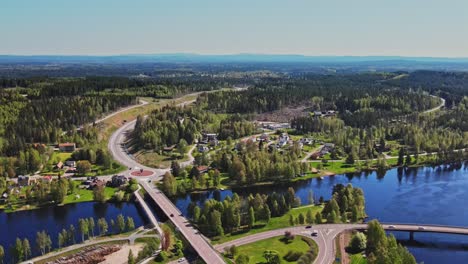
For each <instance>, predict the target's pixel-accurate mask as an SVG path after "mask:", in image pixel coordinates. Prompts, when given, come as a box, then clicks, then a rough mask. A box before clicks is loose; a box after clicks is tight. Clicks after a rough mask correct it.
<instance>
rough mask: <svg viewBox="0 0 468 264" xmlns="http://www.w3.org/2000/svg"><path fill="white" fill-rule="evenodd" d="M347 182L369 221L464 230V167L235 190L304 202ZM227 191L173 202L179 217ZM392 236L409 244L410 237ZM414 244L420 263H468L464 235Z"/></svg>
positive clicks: (467, 193)
mask: <svg viewBox="0 0 468 264" xmlns="http://www.w3.org/2000/svg"><path fill="white" fill-rule="evenodd" d="M338 183H341V184H348V183H351V184H352V185H353V186H355V187H360V188H362V189H363V190H364V194H365V197H366V213H367V214H368V216H369V219H378V220H379V221H381V222H394V223H417V224H438V225H452V226H466V227H468V210H467V209H468V206H467V204H468V166H461V167H460V166H458V167H450V166H443V167H436V168H431V167H424V168H419V169H410V170H398V169H392V170H389V171H387V172H386V174H385V175H384V176H382V175H377V173H375V172H372V173H361V174H357V175H339V176H333V177H325V178H324V179H323V180H321V179H311V180H307V181H302V182H296V183H293V184H290V185H288V186H285V185H282V186H273V187H264V186H263V187H255V188H241V189H238V190H233V191H234V192H237V193H238V194H239V195H241V196H246V195H248V194H249V193H253V194H255V193H257V192H258V193H267V194H268V193H271V192H273V191H275V192H285V191H286V190H287V187H289V186H291V187H294V189H295V190H296V195H297V196H299V197H300V198H301V200H302V202H303V203H306V202H307V200H308V199H307V197H308V194H309V190H312V191H313V193H314V196H315V197H316V199H318V197H320V196H323V197H324V198H325V199H329V198H330V196H331V190H332V188H333V186H334V185H335V184H338ZM233 191H231V190H224V191H215V192H206V193H203V194H192V195H187V196H184V197H179V198H177V199H175V200H174V202H175V203H176V205H177V207H178V208H180V209H181V211H182V212H183V213H185V214H186V213H187V206H188V204H189V203H190V202H191V201H196V202H198V203H199V204H202V203H203V201H204V200H205V199H207V198H213V197H215V198H216V199H224V198H225V197H226V196H229V195H232V192H233ZM394 235H395V236H396V237H397V238H398V239H400V240H402V242H404V243H405V242H408V241H405V240H408V238H409V234H408V233H403V232H401V233H400V232H395V233H394ZM415 240H416V242H417V243H410V244H408V243H405V244H406V245H407V247H408V248H409V250H410V251H411V252H412V253H413V254H414V255H415V257H416V260H417V261H418V262H424V263H425V264H436V263H437V264H440V263H468V250H467V249H468V236H466V237H465V236H460V235H443V234H429V233H427V234H420V233H418V234H415Z"/></svg>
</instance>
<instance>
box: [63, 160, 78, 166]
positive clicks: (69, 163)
mask: <svg viewBox="0 0 468 264" xmlns="http://www.w3.org/2000/svg"><path fill="white" fill-rule="evenodd" d="M65 165H67V166H68V167H72V168H75V167H76V161H74V160H67V161H65Z"/></svg>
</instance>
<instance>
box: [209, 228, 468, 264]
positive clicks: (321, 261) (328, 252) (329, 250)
mask: <svg viewBox="0 0 468 264" xmlns="http://www.w3.org/2000/svg"><path fill="white" fill-rule="evenodd" d="M382 227H383V228H384V229H385V230H387V231H406V232H414V233H418V232H420V233H423V232H427V233H445V234H458V235H468V227H452V226H439V225H417V224H382ZM364 229H367V224H322V225H314V226H312V228H305V226H296V227H290V228H281V229H276V230H270V231H265V232H262V233H257V234H253V235H250V236H245V237H242V238H239V239H236V240H232V241H229V242H226V243H223V244H218V245H215V249H216V250H218V251H220V252H223V251H224V248H225V247H230V246H232V245H236V246H240V245H245V244H250V243H254V242H256V241H259V240H263V239H267V238H271V237H275V236H282V235H284V232H286V231H290V232H291V233H293V234H295V235H302V236H308V237H311V238H312V239H313V240H314V241H315V242H316V243H317V245H318V248H319V252H318V255H317V258H316V259H315V262H314V263H315V264H330V263H333V262H334V260H335V251H336V249H335V238H336V236H337V235H338V234H340V233H342V232H343V231H346V230H364ZM313 230H317V231H318V236H311V234H312V231H313Z"/></svg>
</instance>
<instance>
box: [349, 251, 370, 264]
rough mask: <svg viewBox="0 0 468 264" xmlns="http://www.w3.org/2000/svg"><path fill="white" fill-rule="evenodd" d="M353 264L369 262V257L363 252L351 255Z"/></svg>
mask: <svg viewBox="0 0 468 264" xmlns="http://www.w3.org/2000/svg"><path fill="white" fill-rule="evenodd" d="M351 264H367V259H366V258H364V257H363V256H362V254H360V253H359V254H354V255H351Z"/></svg>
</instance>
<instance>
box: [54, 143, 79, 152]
mask: <svg viewBox="0 0 468 264" xmlns="http://www.w3.org/2000/svg"><path fill="white" fill-rule="evenodd" d="M58 147H59V150H60V151H63V152H73V151H75V150H76V144H75V143H69V142H67V143H60V144H59V145H58Z"/></svg>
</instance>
